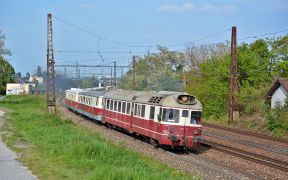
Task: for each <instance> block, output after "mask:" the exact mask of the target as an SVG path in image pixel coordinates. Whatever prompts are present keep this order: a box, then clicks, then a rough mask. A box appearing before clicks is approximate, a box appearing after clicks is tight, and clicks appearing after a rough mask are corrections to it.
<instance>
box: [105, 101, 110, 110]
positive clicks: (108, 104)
mask: <svg viewBox="0 0 288 180" xmlns="http://www.w3.org/2000/svg"><path fill="white" fill-rule="evenodd" d="M109 107H110V100H109V99H107V101H106V109H109Z"/></svg>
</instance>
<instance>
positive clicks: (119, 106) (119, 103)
mask: <svg viewBox="0 0 288 180" xmlns="http://www.w3.org/2000/svg"><path fill="white" fill-rule="evenodd" d="M118 112H121V101H119V102H118Z"/></svg>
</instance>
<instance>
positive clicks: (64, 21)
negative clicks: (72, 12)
mask: <svg viewBox="0 0 288 180" xmlns="http://www.w3.org/2000/svg"><path fill="white" fill-rule="evenodd" d="M54 18H55V19H57V20H58V21H60V22H62V23H64V24H67V25H69V26H71V27H73V28H75V29H78V30H79V31H81V32H83V33H85V34H87V35H89V36H91V37H94V38H96V39H98V40H103V41H107V42H110V43H114V44H117V45H120V46H125V47H130V45H129V44H126V43H122V42H118V41H114V40H110V39H107V38H104V37H101V36H98V35H95V34H93V33H91V32H89V31H86V30H85V29H83V28H81V27H79V26H76V25H74V24H72V23H70V22H68V21H66V20H63V19H60V18H58V17H56V16H54Z"/></svg>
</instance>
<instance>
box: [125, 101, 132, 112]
mask: <svg viewBox="0 0 288 180" xmlns="http://www.w3.org/2000/svg"><path fill="white" fill-rule="evenodd" d="M130 106H131V103H127V111H126V113H127V114H130Z"/></svg>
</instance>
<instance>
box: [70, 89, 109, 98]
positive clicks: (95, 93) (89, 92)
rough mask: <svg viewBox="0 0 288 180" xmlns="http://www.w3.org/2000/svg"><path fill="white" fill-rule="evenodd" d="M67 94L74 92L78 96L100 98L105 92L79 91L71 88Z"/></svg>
mask: <svg viewBox="0 0 288 180" xmlns="http://www.w3.org/2000/svg"><path fill="white" fill-rule="evenodd" d="M66 92H72V93H77V94H80V95H81V94H82V95H85V96H93V97H98V96H103V94H104V93H105V91H98V90H91V89H79V88H71V89H69V90H66Z"/></svg>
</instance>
